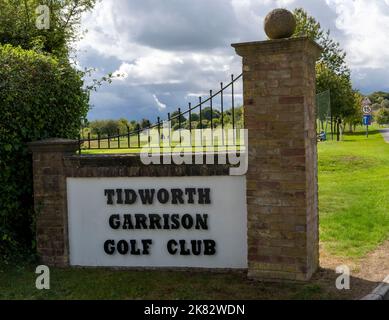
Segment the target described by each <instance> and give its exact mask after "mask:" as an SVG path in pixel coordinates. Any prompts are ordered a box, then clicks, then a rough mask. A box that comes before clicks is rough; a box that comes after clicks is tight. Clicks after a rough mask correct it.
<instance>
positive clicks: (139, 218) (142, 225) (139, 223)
mask: <svg viewBox="0 0 389 320" xmlns="http://www.w3.org/2000/svg"><path fill="white" fill-rule="evenodd" d="M135 221H136V222H135V229H147V224H146V221H147V217H146V215H145V214H136V215H135Z"/></svg>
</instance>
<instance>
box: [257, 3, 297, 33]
mask: <svg viewBox="0 0 389 320" xmlns="http://www.w3.org/2000/svg"><path fill="white" fill-rule="evenodd" d="M264 27H265V32H266V34H267V36H268V37H269V38H270V39H283V38H289V37H291V36H292V35H293V33H294V31H295V30H296V19H295V17H294V15H293V13H292V12H290V11H289V10H286V9H274V10H273V11H271V12H270V13H269V14H268V15H267V16H266V18H265V25H264Z"/></svg>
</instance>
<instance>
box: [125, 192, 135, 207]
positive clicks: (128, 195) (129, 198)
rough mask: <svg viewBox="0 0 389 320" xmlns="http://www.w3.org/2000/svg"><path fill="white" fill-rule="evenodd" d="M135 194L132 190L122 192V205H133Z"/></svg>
mask: <svg viewBox="0 0 389 320" xmlns="http://www.w3.org/2000/svg"><path fill="white" fill-rule="evenodd" d="M137 197H138V196H137V195H136V192H135V191H134V190H132V189H126V190H124V203H125V204H134V203H135V202H136V198H137Z"/></svg>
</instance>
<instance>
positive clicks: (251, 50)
mask: <svg viewBox="0 0 389 320" xmlns="http://www.w3.org/2000/svg"><path fill="white" fill-rule="evenodd" d="M232 46H233V47H234V48H235V49H236V52H237V54H238V55H240V56H242V57H243V96H244V107H245V114H244V115H245V124H246V128H247V129H248V135H249V139H248V144H249V145H248V150H249V168H248V173H247V204H248V248H249V252H248V275H249V277H250V278H255V279H262V280H309V279H310V278H311V276H312V274H313V273H314V272H315V271H316V269H317V268H318V265H319V236H318V200H317V192H318V188H317V145H316V120H315V119H316V118H315V103H316V100H315V62H316V60H317V58H318V57H319V55H320V53H321V48H320V47H319V46H318V45H317V44H316V43H315V42H313V41H311V40H309V39H307V38H291V39H281V40H269V41H263V42H250V43H239V44H233V45H232Z"/></svg>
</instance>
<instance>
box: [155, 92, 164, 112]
mask: <svg viewBox="0 0 389 320" xmlns="http://www.w3.org/2000/svg"><path fill="white" fill-rule="evenodd" d="M153 98H154V101H155V103H156V104H157V106H158V109H159V110H160V111H161V110H165V109H166V104H164V103H162V102H161V101H159V100H158V98H157V96H156V95H155V94H153Z"/></svg>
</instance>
